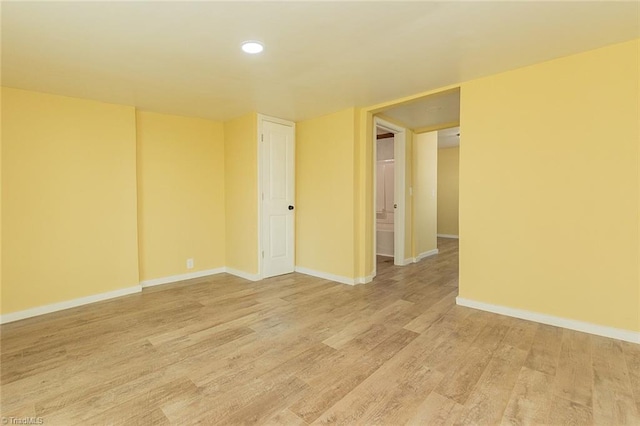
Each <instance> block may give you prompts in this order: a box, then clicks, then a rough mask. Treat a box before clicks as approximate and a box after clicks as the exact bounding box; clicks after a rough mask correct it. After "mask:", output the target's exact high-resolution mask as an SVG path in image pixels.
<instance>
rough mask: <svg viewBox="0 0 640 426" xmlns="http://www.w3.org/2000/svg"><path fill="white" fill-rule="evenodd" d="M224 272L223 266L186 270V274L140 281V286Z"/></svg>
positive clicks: (168, 282) (174, 281) (150, 285)
mask: <svg viewBox="0 0 640 426" xmlns="http://www.w3.org/2000/svg"><path fill="white" fill-rule="evenodd" d="M223 272H225V268H216V269H207V270H204V271H197V272H188V273H186V274H179V275H171V276H168V277H162V278H154V279H151V280H144V281H140V285H141V286H142V288H146V287H152V286H155V285H162V284H170V283H176V282H178V281H185V280H191V279H193V278H201V277H207V276H209V275H215V274H221V273H223Z"/></svg>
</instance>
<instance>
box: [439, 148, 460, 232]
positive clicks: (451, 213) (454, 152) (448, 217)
mask: <svg viewBox="0 0 640 426" xmlns="http://www.w3.org/2000/svg"><path fill="white" fill-rule="evenodd" d="M459 165H460V147H454V148H442V149H438V234H445V235H459V234H458V199H459V196H458V181H459V178H458V177H459Z"/></svg>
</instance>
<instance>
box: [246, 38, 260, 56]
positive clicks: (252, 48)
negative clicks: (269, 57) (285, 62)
mask: <svg viewBox="0 0 640 426" xmlns="http://www.w3.org/2000/svg"><path fill="white" fill-rule="evenodd" d="M242 50H243V51H244V52H246V53H250V54H252V55H254V54H256V53H260V52H262V51H263V50H264V46H263V45H262V43H260V42H259V41H255V40H249V41H245V42H243V43H242Z"/></svg>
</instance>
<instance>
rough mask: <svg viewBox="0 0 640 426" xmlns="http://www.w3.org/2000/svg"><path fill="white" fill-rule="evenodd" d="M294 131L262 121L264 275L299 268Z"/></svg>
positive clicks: (287, 126)
mask: <svg viewBox="0 0 640 426" xmlns="http://www.w3.org/2000/svg"><path fill="white" fill-rule="evenodd" d="M294 134H295V132H294V128H293V125H286V124H281V123H276V122H271V121H267V120H264V121H263V122H262V137H261V139H262V195H263V197H262V212H263V213H262V217H263V221H262V256H263V259H262V276H263V277H264V278H267V277H273V276H275V275H282V274H288V273H290V272H293V270H294V265H295V263H294V262H295V258H294V257H295V246H294V244H295V235H294V231H295V221H294V214H295V205H294V201H295V194H294V188H295V186H294V179H295V175H294V162H295V158H294V146H295V145H294Z"/></svg>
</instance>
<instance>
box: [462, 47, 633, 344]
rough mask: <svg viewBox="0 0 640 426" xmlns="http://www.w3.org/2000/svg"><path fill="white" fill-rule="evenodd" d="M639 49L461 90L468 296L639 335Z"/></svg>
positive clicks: (579, 58)
mask: <svg viewBox="0 0 640 426" xmlns="http://www.w3.org/2000/svg"><path fill="white" fill-rule="evenodd" d="M639 42H640V41H638V40H636V41H633V42H627V43H622V44H617V45H613V46H609V47H605V48H602V49H598V50H593V51H590V52H586V53H583V54H579V55H573V56H569V57H565V58H561V59H557V60H554V61H550V62H545V63H541V64H538V65H534V66H530V67H526V68H522V69H518V70H515V71H511V72H507V73H503V74H498V75H494V76H491V77H487V78H484V79H480V80H476V81H472V82H468V83H465V84H464V85H463V86H462V99H461V129H462V131H463V132H464V145H463V146H462V150H461V152H460V232H461V234H463V236H464V238H463V239H461V240H460V296H461V297H463V298H466V299H471V300H475V301H480V302H486V303H490V304H495V305H501V306H507V307H512V308H517V309H523V310H526V311H532V312H538V313H543V314H548V315H554V316H558V317H562V318H568V319H574V320H579V321H584V322H588V323H593V324H598V325H604V326H609V327H615V328H619V329H625V330H631V331H639V330H640V306H639V305H640V304H639V297H638V292H639V291H640V286H639V273H638V267H639V265H638V256H639V250H638V243H639V241H638V233H639V224H638V213H639V209H638V197H639V186H638V174H639V173H638V169H639V167H638V153H639V146H638V139H639V137H640V135H639V129H638V127H639V126H638V116H639V110H638V104H639V99H640V92H639V88H638V84H639V80H640V74H639V71H638V61H639V48H638V44H639Z"/></svg>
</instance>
